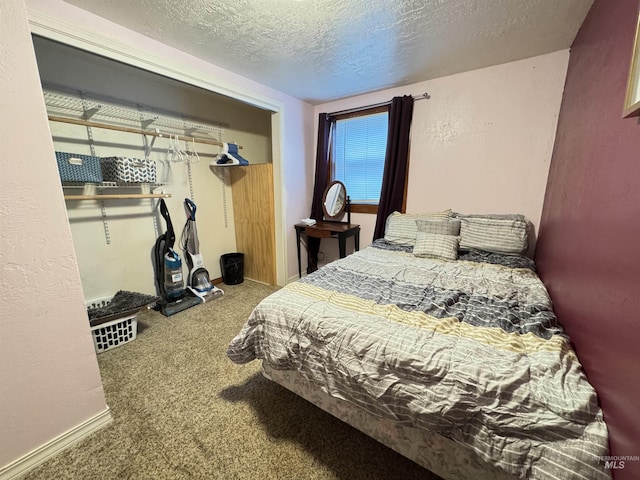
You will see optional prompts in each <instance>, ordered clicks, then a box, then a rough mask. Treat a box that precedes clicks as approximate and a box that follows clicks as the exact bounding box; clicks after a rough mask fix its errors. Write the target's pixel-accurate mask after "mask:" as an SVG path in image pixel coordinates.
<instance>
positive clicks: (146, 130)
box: [43, 88, 225, 146]
mask: <svg viewBox="0 0 640 480" xmlns="http://www.w3.org/2000/svg"><path fill="white" fill-rule="evenodd" d="M43 93H44V100H45V104H46V106H47V112H48V114H49V119H50V120H51V121H57V122H65V123H71V124H77V125H84V126H88V127H96V128H106V129H112V130H119V131H124V132H129V133H138V134H141V135H150V136H165V135H178V136H180V137H182V138H180V140H184V141H195V142H196V143H207V144H211V145H218V146H222V142H221V141H220V139H221V138H222V133H223V132H224V127H225V125H224V124H221V123H220V124H216V125H212V124H210V125H207V124H205V123H203V122H198V121H193V120H191V119H187V118H186V117H182V118H180V117H176V116H171V115H168V114H159V113H158V112H155V111H153V109H152V108H150V107H148V106H145V105H142V104H135V105H133V104H132V105H122V104H116V103H111V102H109V101H107V100H102V99H92V98H86V97H85V96H84V94H83V93H82V92H78V93H77V94H75V95H72V94H67V93H62V92H58V91H53V90H49V89H46V88H45V89H44V90H43ZM162 130H164V131H162ZM196 134H198V135H196Z"/></svg>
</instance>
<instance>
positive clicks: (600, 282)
mask: <svg viewBox="0 0 640 480" xmlns="http://www.w3.org/2000/svg"><path fill="white" fill-rule="evenodd" d="M637 18H638V3H637V0H595V2H594V4H593V6H592V8H591V11H590V12H589V14H588V16H587V18H586V20H585V22H584V24H583V26H582V28H581V29H580V32H579V33H578V35H577V37H576V39H575V41H574V44H573V46H572V49H571V56H570V60H569V69H568V73H567V80H566V85H565V92H564V96H563V100H562V106H561V109H560V117H559V123H558V131H557V134H556V142H555V147H554V151H553V157H552V161H551V167H550V172H549V180H548V184H547V191H546V195H545V201H544V208H543V213H542V221H541V225H540V232H539V238H538V243H537V251H536V262H537V264H538V268H539V272H540V276H541V277H542V279H543V280H544V282H545V283H546V285H547V287H548V288H549V292H550V294H551V298H552V300H553V303H554V307H555V310H556V313H557V315H558V318H559V319H560V321H561V322H562V324H563V325H564V327H565V329H566V331H567V332H568V333H569V335H570V336H571V339H572V341H573V343H574V345H575V348H576V351H577V353H578V356H579V357H580V360H581V362H582V364H583V366H584V369H585V371H586V373H587V376H588V378H589V380H590V382H591V384H592V385H594V386H595V388H596V390H597V391H598V394H599V396H600V401H601V404H602V408H603V411H604V415H605V421H606V422H607V425H608V427H609V434H610V445H611V454H612V455H640V124H639V123H638V118H637V117H636V118H627V119H623V118H622V109H623V103H624V97H625V91H626V85H627V78H628V73H629V65H630V59H631V52H632V48H633V42H634V34H635V26H636V20H637ZM614 477H615V478H616V479H625V480H627V479H628V480H631V479H640V461H627V462H625V466H624V469H619V470H614Z"/></svg>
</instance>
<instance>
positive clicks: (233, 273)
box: [220, 253, 244, 285]
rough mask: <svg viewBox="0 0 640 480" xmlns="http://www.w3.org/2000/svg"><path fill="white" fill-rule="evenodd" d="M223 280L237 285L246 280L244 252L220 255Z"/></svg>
mask: <svg viewBox="0 0 640 480" xmlns="http://www.w3.org/2000/svg"><path fill="white" fill-rule="evenodd" d="M220 270H222V281H223V282H224V283H226V284H227V285H237V284H239V283H242V282H243V281H244V253H225V254H224V255H222V256H221V257H220Z"/></svg>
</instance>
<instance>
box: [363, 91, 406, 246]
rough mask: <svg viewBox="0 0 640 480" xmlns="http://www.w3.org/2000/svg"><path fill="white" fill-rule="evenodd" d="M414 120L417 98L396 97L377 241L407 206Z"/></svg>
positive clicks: (391, 109) (388, 135) (390, 114)
mask: <svg viewBox="0 0 640 480" xmlns="http://www.w3.org/2000/svg"><path fill="white" fill-rule="evenodd" d="M412 117H413V97H412V96H410V95H405V96H403V97H394V98H393V100H392V101H391V107H390V108H389V133H388V134H387V153H386V156H385V160H384V172H383V174H382V190H381V191H380V203H378V216H377V218H376V228H375V230H374V232H373V239H374V240H376V239H378V238H382V237H384V228H385V224H386V221H387V217H388V216H389V215H390V214H391V213H393V212H394V211H396V210H397V211H401V210H402V207H403V202H404V191H405V184H406V181H407V168H408V164H409V132H410V130H411V118H412Z"/></svg>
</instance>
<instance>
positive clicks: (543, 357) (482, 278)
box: [227, 240, 610, 480]
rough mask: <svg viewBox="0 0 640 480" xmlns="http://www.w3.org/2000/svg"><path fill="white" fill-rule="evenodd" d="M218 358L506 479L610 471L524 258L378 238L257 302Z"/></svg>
mask: <svg viewBox="0 0 640 480" xmlns="http://www.w3.org/2000/svg"><path fill="white" fill-rule="evenodd" d="M227 355H228V356H229V358H230V359H231V360H232V361H234V362H236V363H240V364H241V363H246V362H249V361H252V360H254V359H262V360H263V363H264V364H265V365H266V366H268V367H269V368H270V369H272V370H275V371H296V372H298V374H299V375H301V376H302V377H303V378H304V379H305V381H306V382H308V383H309V384H311V385H314V386H315V387H316V388H318V389H319V390H320V391H322V392H323V393H324V394H327V395H329V396H330V397H332V398H336V399H340V400H343V401H346V402H348V403H349V404H352V405H356V406H358V407H359V408H361V409H363V410H365V411H366V412H367V413H368V414H371V415H374V416H376V417H378V418H381V419H386V420H391V421H393V422H394V423H395V424H398V425H402V426H406V427H410V428H417V429H423V430H426V431H428V432H431V433H435V434H438V435H441V436H443V437H446V438H448V439H450V440H452V441H453V442H456V443H457V444H460V445H462V446H464V447H466V448H468V449H470V450H471V451H473V452H474V453H475V455H477V456H478V457H479V458H480V459H481V460H483V461H485V462H487V463H489V464H491V465H492V466H495V467H497V468H499V469H501V470H503V471H505V472H506V473H508V474H511V475H513V476H515V477H520V478H532V479H569V478H575V479H585V480H586V479H606V478H610V475H609V472H608V471H607V470H605V469H604V467H603V463H602V462H601V461H600V458H601V457H602V456H604V455H607V429H606V426H605V424H604V422H603V419H602V412H601V410H600V408H599V406H598V402H597V397H596V393H595V391H594V390H593V388H592V387H591V385H590V384H589V383H588V381H587V379H586V377H585V375H584V373H583V371H582V367H581V365H580V363H579V361H578V359H577V357H576V355H575V353H574V352H573V350H572V348H571V345H570V342H569V339H568V337H567V336H566V335H565V334H564V332H563V330H562V328H561V326H560V325H559V324H558V322H557V321H556V318H555V316H554V314H553V310H552V306H551V302H550V299H549V296H548V294H547V292H546V290H545V288H544V285H543V284H542V282H541V281H540V280H539V278H538V277H537V275H536V273H535V267H534V265H533V262H532V261H531V260H530V259H527V258H526V257H520V256H515V255H509V256H504V255H496V254H492V253H490V252H469V253H461V255H460V257H459V259H458V260H457V261H442V260H438V259H431V258H419V257H415V256H414V255H413V253H412V248H411V247H407V246H400V245H395V244H392V243H389V242H385V241H383V240H379V241H376V242H374V244H373V245H371V246H370V247H367V248H365V249H363V250H361V251H360V252H356V253H354V254H352V255H350V256H348V257H346V258H344V259H340V260H338V261H335V262H332V263H330V264H328V265H326V266H324V267H323V268H321V269H320V270H318V271H316V272H314V273H312V274H311V275H308V276H307V277H305V278H303V279H302V280H300V281H298V282H295V283H292V284H289V285H287V286H286V287H284V288H282V289H281V290H279V291H277V292H275V293H274V294H272V295H271V296H269V297H267V298H266V299H265V300H263V301H262V302H261V303H260V305H258V307H256V309H255V310H254V312H253V313H252V314H251V316H250V318H249V319H248V321H247V323H246V324H245V325H244V327H243V328H242V330H241V332H240V333H239V334H238V335H237V336H236V337H235V338H234V339H233V340H232V341H231V343H230V345H229V348H228V352H227Z"/></svg>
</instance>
